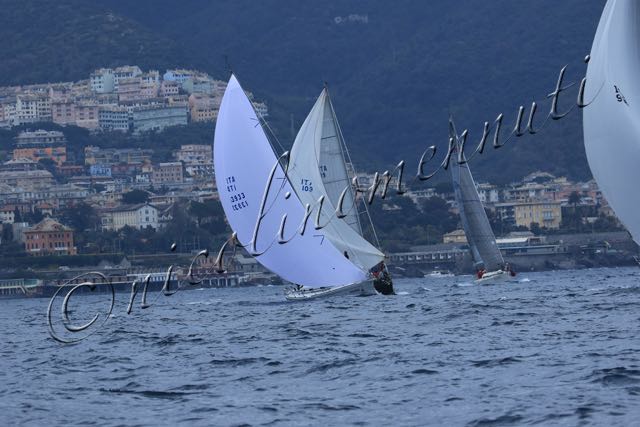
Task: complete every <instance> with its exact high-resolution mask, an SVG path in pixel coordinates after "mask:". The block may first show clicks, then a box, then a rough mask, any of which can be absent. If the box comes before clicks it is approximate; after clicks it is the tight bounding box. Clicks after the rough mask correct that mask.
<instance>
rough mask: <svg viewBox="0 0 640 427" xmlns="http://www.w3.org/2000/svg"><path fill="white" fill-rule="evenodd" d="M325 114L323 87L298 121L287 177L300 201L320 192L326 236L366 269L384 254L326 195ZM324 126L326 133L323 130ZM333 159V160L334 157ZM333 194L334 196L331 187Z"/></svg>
mask: <svg viewBox="0 0 640 427" xmlns="http://www.w3.org/2000/svg"><path fill="white" fill-rule="evenodd" d="M327 114H331V115H332V112H331V110H330V107H329V110H328V109H327V108H326V91H323V92H322V93H321V94H320V97H319V98H318V101H317V102H316V104H315V105H314V107H313V109H312V110H311V112H310V113H309V115H308V116H307V118H306V120H305V121H304V123H303V124H302V127H301V128H300V131H299V132H298V135H297V136H296V139H295V142H294V143H293V147H292V148H291V158H290V161H289V170H288V175H289V179H290V181H291V183H292V185H293V187H294V190H295V192H296V194H297V195H298V197H299V198H300V200H301V201H302V203H305V204H306V203H309V204H316V203H317V200H318V199H319V198H320V197H321V196H325V200H324V204H323V208H322V211H321V219H320V223H321V224H327V225H326V227H325V228H324V231H325V232H326V235H327V237H328V238H329V240H331V242H332V243H333V244H334V245H335V246H336V248H338V249H339V250H340V251H341V252H342V253H343V254H346V256H348V257H349V259H350V260H351V261H353V263H354V264H356V265H357V266H358V267H360V268H362V269H364V270H366V271H367V270H369V269H370V268H372V267H374V266H375V265H377V264H379V263H380V262H382V261H384V254H382V253H381V252H380V251H379V250H378V249H376V248H375V247H374V246H373V245H372V244H371V243H369V242H368V241H367V240H365V239H364V238H363V237H362V236H361V235H360V234H359V233H358V231H356V230H355V229H354V228H353V227H352V226H351V225H350V224H348V223H347V222H345V221H344V220H343V219H341V218H337V217H336V216H335V210H336V204H334V202H333V201H332V197H329V194H328V191H327V189H326V188H325V184H324V182H323V179H322V175H321V172H320V167H319V166H320V165H321V164H322V163H321V160H320V159H321V152H322V144H323V143H324V140H323V138H324V136H325V135H326V136H332V134H331V132H334V131H335V128H334V130H333V131H332V130H331V128H330V127H327V126H326V120H328V119H330V118H329V117H327ZM331 120H333V118H332V117H331ZM327 129H328V131H329V132H330V133H328V134H325V130H327ZM333 159H334V161H335V160H337V159H336V158H335V157H334V158H333ZM342 162H343V164H342V166H341V167H342V168H344V159H343V160H342ZM323 166H326V167H327V168H330V167H336V166H338V165H336V164H326V163H325V164H323ZM338 167H339V166H338ZM323 170H324V168H323ZM345 173H346V172H345ZM347 186H350V182H348V180H347V182H346V183H345V184H344V185H343V188H341V189H340V190H339V191H340V193H342V191H343V190H344V188H346V187H347ZM333 194H334V197H335V191H334V192H333ZM338 197H339V196H338ZM352 203H353V202H352ZM346 209H347V208H346V206H343V211H344V212H346Z"/></svg>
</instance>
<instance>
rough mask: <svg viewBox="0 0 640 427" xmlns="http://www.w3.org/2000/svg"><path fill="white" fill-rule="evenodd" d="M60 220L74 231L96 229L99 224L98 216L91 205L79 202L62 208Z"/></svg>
mask: <svg viewBox="0 0 640 427" xmlns="http://www.w3.org/2000/svg"><path fill="white" fill-rule="evenodd" d="M60 222H62V223H63V224H65V225H68V226H69V227H71V228H73V229H74V230H76V231H85V230H96V229H97V227H98V225H99V224H100V218H99V217H98V214H97V213H96V211H95V209H94V208H93V207H92V206H90V205H88V204H86V203H84V202H80V203H77V204H75V205H73V206H69V207H66V208H64V209H62V210H61V211H60Z"/></svg>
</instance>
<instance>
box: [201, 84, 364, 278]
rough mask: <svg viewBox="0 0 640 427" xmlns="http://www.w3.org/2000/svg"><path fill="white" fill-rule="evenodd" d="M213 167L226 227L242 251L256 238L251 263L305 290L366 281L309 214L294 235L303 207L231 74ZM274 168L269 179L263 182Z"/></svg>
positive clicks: (243, 93)
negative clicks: (281, 235) (302, 230)
mask: <svg viewBox="0 0 640 427" xmlns="http://www.w3.org/2000/svg"><path fill="white" fill-rule="evenodd" d="M214 165H215V172H216V184H217V187H218V191H219V194H220V200H221V202H222V206H223V208H224V211H225V214H226V216H227V220H228V221H229V224H230V226H231V228H232V229H233V230H234V231H235V232H236V233H237V235H238V239H239V240H240V242H241V243H242V244H243V245H246V246H247V247H248V248H250V247H251V242H252V241H253V240H252V239H253V236H254V233H255V234H256V236H257V237H256V239H255V247H256V252H257V253H256V254H255V255H256V259H257V260H258V261H259V262H260V263H261V264H262V265H264V266H265V267H266V268H268V269H269V270H271V271H273V272H274V273H276V274H278V275H280V276H281V277H282V278H284V279H285V280H288V281H290V282H293V283H296V284H301V285H305V286H307V287H324V286H342V285H346V284H350V283H359V282H362V281H364V280H366V279H367V278H368V271H367V270H365V269H362V268H360V267H359V266H357V265H355V264H354V263H353V262H351V261H350V260H349V259H348V258H346V257H345V256H344V254H343V251H344V250H343V248H342V247H340V248H338V247H337V246H336V245H335V244H334V243H333V241H332V239H331V238H328V236H329V233H328V232H327V231H328V230H327V229H321V230H315V229H314V227H313V216H312V218H311V219H310V220H309V224H308V226H307V228H306V231H305V233H304V234H303V235H300V233H299V232H298V231H297V228H298V227H299V225H300V224H301V223H302V221H303V219H304V216H305V208H304V205H303V204H302V203H301V201H300V199H299V198H298V197H297V196H296V194H297V193H296V192H294V190H293V188H292V186H291V184H290V182H289V180H288V179H287V175H285V172H284V170H283V169H282V167H281V166H280V165H279V164H278V162H277V157H276V155H275V153H274V152H273V149H272V148H271V146H270V144H269V141H268V139H267V136H266V135H265V133H264V130H263V129H262V126H261V123H260V121H259V119H258V117H257V116H256V113H255V111H254V109H253V106H252V105H251V102H250V101H249V99H248V98H247V96H246V94H245V92H244V91H243V90H242V87H241V86H240V84H239V83H238V81H237V79H236V78H235V77H234V76H231V79H230V80H229V84H228V85H227V89H226V91H225V94H224V96H223V98H222V103H221V105H220V110H219V113H218V119H217V122H216V130H215V140H214ZM274 168H275V175H274V176H273V179H272V180H271V182H269V176H270V174H271V172H272V170H274ZM314 170H316V171H317V170H318V168H317V167H315V168H314ZM268 187H269V191H268V194H267V197H266V201H265V203H264V209H263V210H262V219H261V220H260V226H259V227H257V230H258V231H257V233H256V232H255V230H256V223H257V222H258V221H259V219H260V216H261V206H262V204H263V203H262V202H263V196H264V195H265V193H266V189H267V188H268ZM329 209H330V208H329ZM284 215H286V216H287V220H286V226H285V233H284V237H285V239H289V238H291V240H290V241H289V242H287V243H283V244H279V243H278V234H279V229H280V224H281V222H282V218H283V216H284ZM348 228H349V229H350V230H351V228H350V227H348Z"/></svg>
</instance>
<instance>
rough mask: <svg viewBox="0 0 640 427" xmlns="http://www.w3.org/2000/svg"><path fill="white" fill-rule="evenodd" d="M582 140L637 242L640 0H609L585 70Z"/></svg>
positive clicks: (611, 201)
mask: <svg viewBox="0 0 640 427" xmlns="http://www.w3.org/2000/svg"><path fill="white" fill-rule="evenodd" d="M594 98H595V100H594V101H593V103H592V104H591V105H589V106H588V107H586V108H584V112H583V119H584V120H583V121H584V125H583V126H584V144H585V149H586V152H587V159H588V160H589V166H590V167H591V172H592V173H593V176H594V177H595V179H596V181H597V182H598V186H599V187H600V189H601V190H602V193H603V194H604V196H605V197H606V199H607V201H608V202H609V204H610V205H611V207H612V208H613V210H614V211H615V213H616V215H617V216H618V218H619V219H620V220H621V221H622V223H623V224H624V225H625V226H626V227H627V229H628V230H629V232H630V233H631V235H632V236H633V239H634V240H635V241H636V242H637V243H640V189H639V188H638V185H640V2H638V1H637V0H609V1H608V2H607V4H606V6H605V8H604V12H603V14H602V18H601V19H600V24H599V25H598V30H597V32H596V36H595V40H594V42H593V47H592V49H591V60H590V62H589V66H588V70H587V86H586V91H585V101H586V102H588V101H591V100H593V99H594Z"/></svg>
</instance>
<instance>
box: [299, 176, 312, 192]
mask: <svg viewBox="0 0 640 427" xmlns="http://www.w3.org/2000/svg"><path fill="white" fill-rule="evenodd" d="M300 190H302V191H308V192H311V191H313V183H312V182H311V180H308V179H304V178H303V179H301V180H300Z"/></svg>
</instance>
